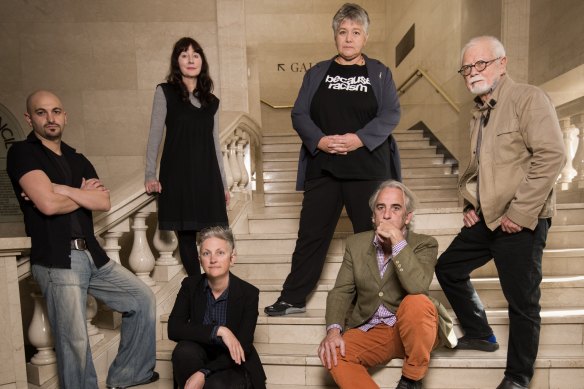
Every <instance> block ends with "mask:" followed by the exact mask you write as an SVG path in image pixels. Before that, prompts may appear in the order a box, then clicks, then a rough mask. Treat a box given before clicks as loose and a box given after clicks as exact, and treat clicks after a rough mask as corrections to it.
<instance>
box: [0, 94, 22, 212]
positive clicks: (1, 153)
mask: <svg viewBox="0 0 584 389" xmlns="http://www.w3.org/2000/svg"><path fill="white" fill-rule="evenodd" d="M24 137H25V135H24V131H23V130H22V127H20V123H18V120H16V117H14V115H13V114H12V112H10V110H8V108H6V107H5V106H4V105H3V104H2V103H0V139H1V140H2V143H1V144H0V222H17V221H21V220H22V214H21V212H20V207H19V206H18V200H17V199H16V196H14V191H13V190H12V184H11V183H10V179H9V178H8V174H7V173H6V153H7V152H8V149H9V148H10V145H11V144H12V143H14V142H16V141H19V140H22V139H24Z"/></svg>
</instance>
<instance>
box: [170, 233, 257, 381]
mask: <svg viewBox="0 0 584 389" xmlns="http://www.w3.org/2000/svg"><path fill="white" fill-rule="evenodd" d="M199 244H200V255H199V260H200V262H201V265H202V267H203V270H204V271H205V273H204V274H202V275H200V276H199V275H196V276H192V277H187V278H185V279H184V281H183V283H182V287H181V289H180V291H179V292H178V296H177V298H176V303H175V304H174V307H173V309H172V313H171V314H170V318H169V320H168V337H169V338H170V339H171V340H174V341H175V342H177V345H176V348H175V349H174V351H173V353H172V367H173V371H174V379H175V381H176V382H177V383H178V385H179V387H180V388H185V389H200V388H205V389H211V388H221V389H227V388H242V389H244V388H245V389H247V388H253V389H264V388H265V387H266V385H265V380H266V375H265V373H264V369H263V367H262V364H261V361H260V358H259V356H258V353H257V352H256V350H255V348H254V347H253V335H254V331H255V327H256V320H257V317H258V299H259V290H258V289H257V288H256V287H255V286H253V285H251V284H249V283H247V282H245V281H243V280H241V279H240V278H238V277H236V276H235V275H233V274H231V273H230V271H229V268H230V267H231V265H233V264H234V263H235V257H236V255H235V246H234V240H233V234H232V233H231V230H229V229H226V228H223V227H210V228H207V229H204V230H202V231H201V232H200V235H199Z"/></svg>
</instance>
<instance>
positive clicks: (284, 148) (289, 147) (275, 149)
mask: <svg viewBox="0 0 584 389" xmlns="http://www.w3.org/2000/svg"><path fill="white" fill-rule="evenodd" d="M299 150H300V142H299V143H298V144H293V143H284V144H267V145H264V146H262V151H263V152H264V153H281V152H285V153H292V152H295V153H296V154H297V155H298V151H299Z"/></svg>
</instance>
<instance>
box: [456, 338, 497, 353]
mask: <svg viewBox="0 0 584 389" xmlns="http://www.w3.org/2000/svg"><path fill="white" fill-rule="evenodd" d="M455 348H456V349H457V350H478V351H487V352H493V351H497V350H498V349H499V343H497V342H491V341H489V340H485V339H476V338H467V337H466V336H463V337H462V338H458V344H457V345H456V347H455Z"/></svg>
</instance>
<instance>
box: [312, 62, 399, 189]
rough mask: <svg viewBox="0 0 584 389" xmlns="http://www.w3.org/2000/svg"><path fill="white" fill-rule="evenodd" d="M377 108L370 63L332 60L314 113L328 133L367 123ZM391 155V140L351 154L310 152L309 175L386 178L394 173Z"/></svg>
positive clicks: (314, 103) (351, 129)
mask: <svg viewBox="0 0 584 389" xmlns="http://www.w3.org/2000/svg"><path fill="white" fill-rule="evenodd" d="M377 110H378V104H377V100H376V98H375V94H374V93H373V88H372V86H371V82H370V80H369V76H368V74H367V67H366V66H359V65H340V64H338V63H336V62H335V61H332V62H331V65H330V67H329V69H328V71H327V73H326V75H325V76H324V78H323V80H322V82H321V84H320V86H319V88H318V89H317V91H316V93H315V95H314V97H313V99H312V102H311V105H310V117H311V119H312V120H313V121H314V123H315V124H316V125H317V126H318V127H319V128H320V129H321V130H322V132H324V133H325V134H326V135H344V134H347V133H356V132H357V131H358V130H359V129H361V128H363V127H365V125H367V123H369V122H370V121H371V120H373V119H374V118H375V116H376V114H377ZM389 157H390V155H389V143H388V141H385V142H383V143H382V144H381V145H380V146H379V147H377V148H376V149H375V150H373V151H369V150H368V149H367V148H366V147H365V146H363V147H360V148H359V149H357V150H355V151H352V152H349V153H348V154H347V155H334V154H327V153H324V152H322V151H319V152H318V153H317V154H316V155H315V156H309V161H308V166H307V169H306V179H307V180H310V179H314V178H319V177H323V176H325V175H331V176H333V177H335V178H340V179H351V180H382V179H386V178H389V177H390V174H391V173H390V162H389V161H390V158H389Z"/></svg>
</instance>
